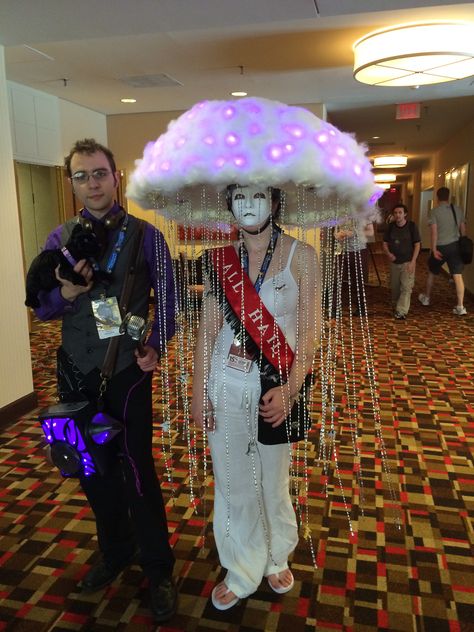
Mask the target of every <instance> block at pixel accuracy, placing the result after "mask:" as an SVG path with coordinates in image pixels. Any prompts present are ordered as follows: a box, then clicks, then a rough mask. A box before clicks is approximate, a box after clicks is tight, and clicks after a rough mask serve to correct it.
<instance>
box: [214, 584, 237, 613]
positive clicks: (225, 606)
mask: <svg viewBox="0 0 474 632" xmlns="http://www.w3.org/2000/svg"><path fill="white" fill-rule="evenodd" d="M224 585H225V584H224ZM218 587H219V585H217V586H215V587H214V589H213V591H212V595H211V600H212V605H213V606H214V608H217V609H218V610H229V608H232V607H233V606H235V605H236V604H238V603H239V601H240V598H239V597H235V599H232V601H229V603H221V602H220V601H218V599H217V597H216V594H215V593H216V590H217V589H218ZM226 588H227V586H226ZM229 592H231V591H230V590H229V588H227V590H226V591H225V593H224V594H225V595H227V593H229Z"/></svg>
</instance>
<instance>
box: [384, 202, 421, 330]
mask: <svg viewBox="0 0 474 632" xmlns="http://www.w3.org/2000/svg"><path fill="white" fill-rule="evenodd" d="M392 216H393V221H391V222H390V224H389V225H388V227H387V230H386V231H385V235H384V238H383V249H384V252H385V254H386V255H387V257H388V259H389V261H390V285H391V290H392V303H393V305H394V306H395V313H394V316H395V318H396V319H397V320H405V319H406V317H407V314H408V311H409V309H410V299H411V293H412V290H413V285H414V283H415V269H416V260H417V258H418V255H419V254H420V248H421V239H420V234H419V231H418V228H417V226H416V224H415V222H412V221H411V220H408V219H407V217H408V209H407V207H406V206H405V205H404V204H397V206H395V208H394V209H393V211H392Z"/></svg>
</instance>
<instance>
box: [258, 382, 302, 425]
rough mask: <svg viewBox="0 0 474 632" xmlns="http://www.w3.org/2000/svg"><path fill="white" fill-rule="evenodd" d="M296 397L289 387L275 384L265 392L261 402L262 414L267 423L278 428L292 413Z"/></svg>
mask: <svg viewBox="0 0 474 632" xmlns="http://www.w3.org/2000/svg"><path fill="white" fill-rule="evenodd" d="M293 400H294V398H291V397H290V394H289V392H288V387H287V386H285V385H283V386H275V387H274V388H271V389H270V390H269V391H267V392H266V393H265V395H263V397H262V403H261V404H260V414H261V416H262V417H263V420H264V421H265V422H266V423H269V424H272V428H277V427H278V426H279V425H280V424H281V423H283V422H284V421H285V419H286V417H287V416H288V415H289V414H290V410H291V406H292V405H293Z"/></svg>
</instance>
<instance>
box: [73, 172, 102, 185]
mask: <svg viewBox="0 0 474 632" xmlns="http://www.w3.org/2000/svg"><path fill="white" fill-rule="evenodd" d="M111 173H112V172H111V171H109V169H94V171H91V173H88V172H87V171H77V172H76V173H75V174H74V175H72V176H71V177H70V180H71V182H74V183H76V184H87V183H88V182H89V178H93V179H94V181H95V182H102V180H105V179H106V178H107V177H108V176H110V174H111Z"/></svg>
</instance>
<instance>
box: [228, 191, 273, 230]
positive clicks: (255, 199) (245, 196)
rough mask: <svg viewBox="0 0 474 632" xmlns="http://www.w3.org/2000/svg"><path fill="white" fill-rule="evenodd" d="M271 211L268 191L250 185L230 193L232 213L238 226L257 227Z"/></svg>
mask: <svg viewBox="0 0 474 632" xmlns="http://www.w3.org/2000/svg"><path fill="white" fill-rule="evenodd" d="M271 210H272V200H271V195H270V191H269V189H264V188H262V187H261V186H252V185H250V186H248V187H237V188H236V189H234V190H233V191H232V212H233V213H234V217H235V219H236V220H237V223H238V224H239V226H243V227H249V228H250V227H251V226H259V225H260V224H263V222H265V220H266V219H268V217H269V215H270V213H271Z"/></svg>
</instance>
